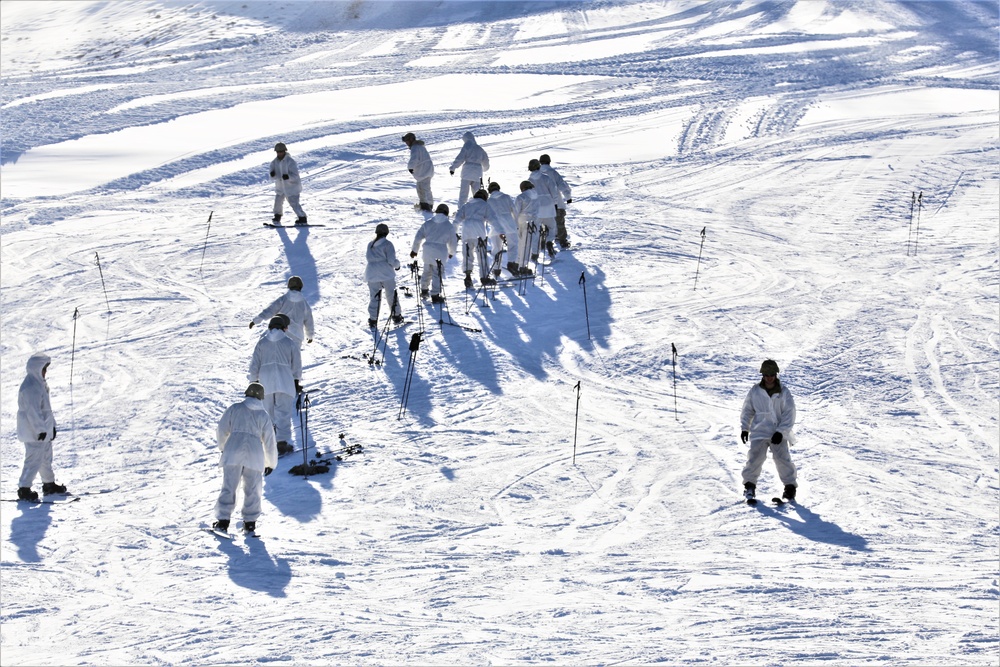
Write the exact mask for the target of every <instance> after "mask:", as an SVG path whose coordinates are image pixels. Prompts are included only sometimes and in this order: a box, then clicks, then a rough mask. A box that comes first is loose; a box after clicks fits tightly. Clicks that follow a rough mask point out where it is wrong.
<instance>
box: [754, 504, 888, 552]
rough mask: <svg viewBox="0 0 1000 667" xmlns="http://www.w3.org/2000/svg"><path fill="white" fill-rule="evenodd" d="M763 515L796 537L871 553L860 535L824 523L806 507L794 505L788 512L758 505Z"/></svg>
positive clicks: (830, 523) (827, 522) (866, 541)
mask: <svg viewBox="0 0 1000 667" xmlns="http://www.w3.org/2000/svg"><path fill="white" fill-rule="evenodd" d="M757 507H758V509H760V510H761V511H762V512H763V513H764V514H767V515H769V516H772V517H774V518H775V519H777V520H778V521H781V522H782V523H783V524H785V525H786V526H788V528H789V529H790V530H791V531H792V532H793V533H796V534H797V535H801V536H802V537H806V538H808V539H810V540H812V541H813V542H824V543H826V544H833V545H836V546H841V547H847V548H848V549H851V550H852V551H871V548H870V547H869V546H868V540H866V539H865V538H864V537H862V536H861V535H855V534H854V533H849V532H847V531H846V530H844V529H843V528H841V527H840V526H838V525H837V524H835V523H833V522H831V521H825V520H824V519H823V518H821V517H820V516H819V515H818V514H816V513H815V512H813V511H812V510H810V509H809V508H807V507H803V506H802V505H800V504H798V503H795V504H794V505H792V506H791V507H790V508H788V511H785V509H784V508H783V509H781V510H777V509H774V508H772V507H769V506H767V505H764V504H758V505H757ZM790 512H795V513H796V514H798V516H799V518H800V519H801V521H796V520H795V519H794V517H793V516H791V514H790Z"/></svg>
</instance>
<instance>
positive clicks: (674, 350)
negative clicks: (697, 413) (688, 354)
mask: <svg viewBox="0 0 1000 667" xmlns="http://www.w3.org/2000/svg"><path fill="white" fill-rule="evenodd" d="M670 351H671V353H672V357H671V359H670V365H671V366H673V371H674V419H675V420H676V421H680V418H679V417H678V416H677V348H676V347H674V344H673V343H671V344H670Z"/></svg>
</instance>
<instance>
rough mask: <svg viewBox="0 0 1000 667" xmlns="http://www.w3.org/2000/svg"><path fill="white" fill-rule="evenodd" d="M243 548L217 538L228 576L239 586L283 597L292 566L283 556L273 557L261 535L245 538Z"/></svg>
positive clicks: (290, 578)
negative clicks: (223, 555) (224, 558)
mask: <svg viewBox="0 0 1000 667" xmlns="http://www.w3.org/2000/svg"><path fill="white" fill-rule="evenodd" d="M246 546H247V549H248V550H247V551H244V550H243V549H242V547H241V546H240V545H239V544H237V543H236V542H233V541H231V540H220V541H219V549H220V550H221V551H222V552H223V553H224V554H226V557H227V558H229V563H228V567H229V578H230V579H232V581H233V583H234V584H236V585H237V586H242V587H243V588H246V589H249V590H252V591H260V592H262V593H267V594H268V595H270V596H271V597H276V598H281V597H285V587H286V586H287V585H288V582H290V581H291V580H292V568H291V566H290V565H289V564H288V559H286V558H274V557H272V556H271V554H269V553H268V551H267V545H266V544H265V543H264V540H263V539H262V538H256V537H248V538H246Z"/></svg>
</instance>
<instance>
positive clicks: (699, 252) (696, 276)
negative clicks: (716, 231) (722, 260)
mask: <svg viewBox="0 0 1000 667" xmlns="http://www.w3.org/2000/svg"><path fill="white" fill-rule="evenodd" d="M706 229H708V227H702V228H701V245H700V246H698V268H697V269H695V272H694V288H695V289H698V274H699V273H700V272H701V249H702V248H704V247H705V230H706Z"/></svg>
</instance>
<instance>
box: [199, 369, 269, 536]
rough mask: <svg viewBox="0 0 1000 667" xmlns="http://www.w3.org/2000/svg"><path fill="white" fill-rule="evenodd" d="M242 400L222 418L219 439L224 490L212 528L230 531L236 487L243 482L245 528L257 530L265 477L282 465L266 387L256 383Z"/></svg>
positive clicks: (217, 502)
mask: <svg viewBox="0 0 1000 667" xmlns="http://www.w3.org/2000/svg"><path fill="white" fill-rule="evenodd" d="M244 395H245V396H246V398H245V399H243V401H242V402H240V403H236V404H234V405H232V406H230V407H229V408H228V409H227V410H226V411H225V412H224V413H223V415H222V419H220V420H219V426H218V428H217V429H216V437H217V442H218V444H219V449H220V450H222V456H221V457H220V458H219V467H220V468H222V490H221V491H220V492H219V499H218V501H216V503H215V518H216V522H215V523H213V524H212V528H215V529H216V530H221V531H228V530H229V517H231V516H232V514H233V510H235V509H236V490H237V489H238V488H239V485H240V482H243V530H245V531H247V532H253V531H254V530H255V529H256V528H257V517H259V516H260V511H261V510H260V500H261V489H262V487H263V486H264V476H265V475H270V474H271V471H272V470H273V469H274V466H276V465H277V464H278V449H277V447H276V446H275V442H274V427H273V426H272V425H271V418H270V417H269V416H268V415H267V412H266V411H265V410H264V404H263V403H262V402H261V400H262V399H263V398H264V387H263V386H262V385H261V384H259V383H257V382H253V383H251V384H250V386H248V387H247V389H246V392H244Z"/></svg>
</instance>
